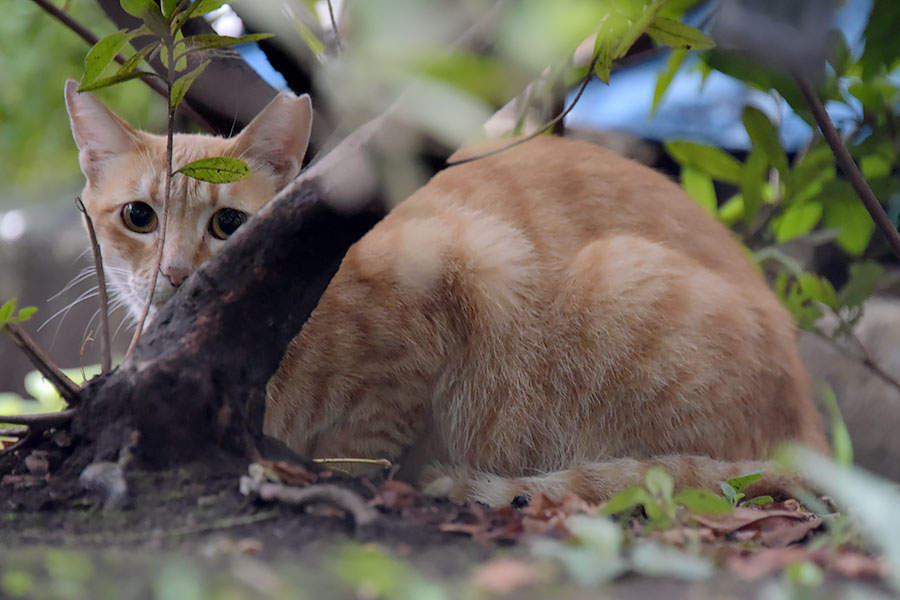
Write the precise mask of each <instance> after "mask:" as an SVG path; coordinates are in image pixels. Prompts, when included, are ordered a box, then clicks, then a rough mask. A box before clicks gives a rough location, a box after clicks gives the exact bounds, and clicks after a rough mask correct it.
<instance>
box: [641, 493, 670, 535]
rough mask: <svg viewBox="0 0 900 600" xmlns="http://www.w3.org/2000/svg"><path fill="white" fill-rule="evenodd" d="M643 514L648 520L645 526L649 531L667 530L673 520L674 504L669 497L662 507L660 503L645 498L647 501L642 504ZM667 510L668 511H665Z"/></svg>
mask: <svg viewBox="0 0 900 600" xmlns="http://www.w3.org/2000/svg"><path fill="white" fill-rule="evenodd" d="M643 506H644V512H645V513H647V518H648V519H650V523H649V524H648V525H647V528H648V529H649V530H651V531H660V530H662V529H668V528H669V527H671V526H672V525H673V522H674V518H675V504H674V503H673V502H672V499H671V497H670V498H669V499H668V503H667V504H666V505H663V503H662V502H656V501H655V500H653V499H652V498H647V501H646V502H644V503H643ZM666 508H668V509H669V510H666Z"/></svg>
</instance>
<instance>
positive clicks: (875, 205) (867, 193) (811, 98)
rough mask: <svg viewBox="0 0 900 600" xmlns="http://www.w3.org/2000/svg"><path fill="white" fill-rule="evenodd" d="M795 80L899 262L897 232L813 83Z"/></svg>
mask: <svg viewBox="0 0 900 600" xmlns="http://www.w3.org/2000/svg"><path fill="white" fill-rule="evenodd" d="M794 79H795V80H796V82H797V85H798V86H799V87H800V92H801V93H802V94H803V98H804V99H805V100H806V104H807V105H808V106H809V109H810V110H811V111H812V114H813V117H814V118H815V120H816V123H817V124H818V125H819V129H820V130H822V135H823V136H825V141H827V142H828V145H829V146H830V147H831V152H832V153H833V154H834V158H835V160H836V161H837V163H838V165H839V166H840V167H841V170H842V171H843V172H844V175H845V176H846V177H847V179H848V180H849V181H850V185H852V186H853V189H854V190H856V194H857V196H859V199H860V200H861V201H862V203H863V206H865V207H866V210H867V211H869V214H870V215H871V216H872V220H873V221H875V225H877V226H878V229H880V230H881V233H882V234H884V236H885V237H886V238H887V241H888V244H890V246H891V249H892V250H893V251H894V255H895V256H896V257H897V258H898V259H900V232H898V231H897V228H896V227H894V224H893V223H892V222H891V218H890V217H888V215H887V213H886V212H884V208H883V207H882V206H881V203H880V202H879V201H878V198H877V197H876V196H875V193H874V192H873V191H872V188H870V187H869V184H868V183H867V182H866V178H865V177H864V176H863V174H862V173H861V172H860V170H859V168H858V167H857V166H856V163H855V162H854V161H853V157H852V156H850V151H849V150H847V146H845V145H844V142H843V140H841V136H840V134H839V133H838V131H837V129H835V127H834V124H833V123H832V122H831V118H830V117H829V116H828V112H827V111H826V110H825V107H824V106H823V105H822V102H821V100H819V96H818V95H817V94H816V90H815V89H814V88H813V86H812V84H811V83H810V82H809V80H807V79H806V78H805V77H803V76H802V75H795V76H794Z"/></svg>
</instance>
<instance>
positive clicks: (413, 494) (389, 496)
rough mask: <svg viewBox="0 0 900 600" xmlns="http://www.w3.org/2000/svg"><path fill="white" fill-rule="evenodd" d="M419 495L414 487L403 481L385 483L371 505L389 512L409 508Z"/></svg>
mask: <svg viewBox="0 0 900 600" xmlns="http://www.w3.org/2000/svg"><path fill="white" fill-rule="evenodd" d="M420 495H421V494H420V493H419V492H417V491H416V489H415V488H414V487H412V486H411V485H409V484H408V483H405V482H403V481H396V480H391V481H385V482H384V485H382V486H381V490H379V492H378V495H376V496H375V498H373V499H372V505H374V506H381V507H384V508H387V509H390V510H403V509H405V508H410V507H411V506H412V505H413V504H414V503H415V501H416V498H418V497H419V496H420Z"/></svg>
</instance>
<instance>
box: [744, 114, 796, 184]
mask: <svg viewBox="0 0 900 600" xmlns="http://www.w3.org/2000/svg"><path fill="white" fill-rule="evenodd" d="M744 127H745V128H746V129H747V134H748V135H749V136H750V140H751V141H752V142H753V148H754V149H756V150H759V151H760V152H762V153H763V155H764V156H765V157H766V159H767V160H768V161H769V164H770V165H772V166H773V167H775V168H776V169H778V172H779V173H781V174H782V176H786V175H787V174H788V162H787V155H785V153H784V148H782V147H781V142H780V141H779V140H778V131H776V129H775V126H774V125H773V124H772V122H771V121H770V120H769V117H767V116H766V115H765V114H764V113H763V112H762V111H761V110H759V109H758V108H754V107H752V106H748V107H747V108H745V109H744Z"/></svg>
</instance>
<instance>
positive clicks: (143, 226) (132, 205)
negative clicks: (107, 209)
mask: <svg viewBox="0 0 900 600" xmlns="http://www.w3.org/2000/svg"><path fill="white" fill-rule="evenodd" d="M122 222H123V223H125V227H127V228H128V229H130V230H132V231H134V232H137V233H150V232H151V231H154V230H155V229H156V225H157V223H158V221H157V219H156V212H155V211H154V210H153V209H152V208H151V207H150V205H149V204H147V203H146V202H140V201H138V202H129V203H128V204H126V205H125V206H123V207H122Z"/></svg>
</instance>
